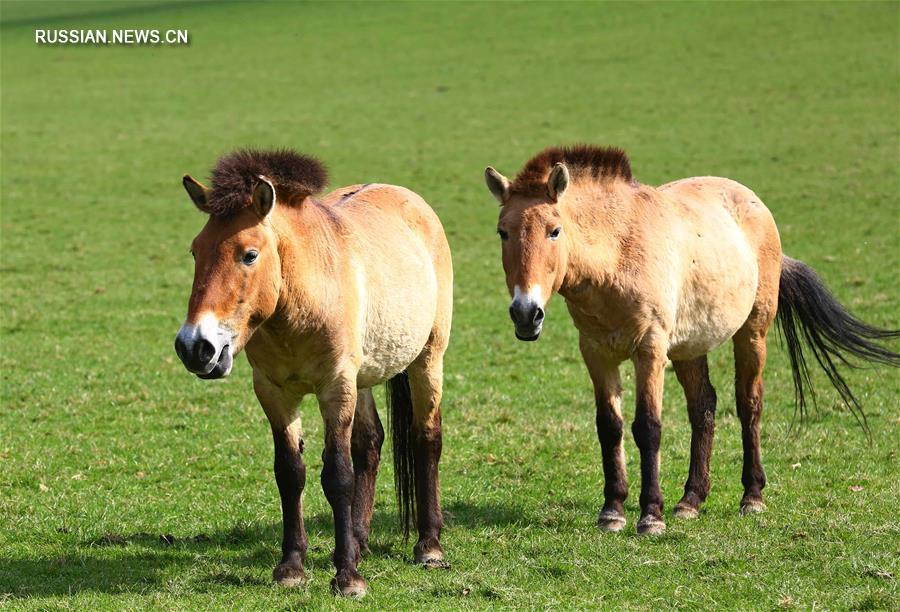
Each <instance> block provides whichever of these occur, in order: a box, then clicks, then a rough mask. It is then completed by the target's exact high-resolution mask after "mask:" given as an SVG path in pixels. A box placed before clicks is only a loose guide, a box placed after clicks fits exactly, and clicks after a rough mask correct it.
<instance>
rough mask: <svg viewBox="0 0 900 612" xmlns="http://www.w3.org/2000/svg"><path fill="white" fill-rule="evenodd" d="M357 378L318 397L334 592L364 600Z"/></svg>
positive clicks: (332, 386) (334, 385)
mask: <svg viewBox="0 0 900 612" xmlns="http://www.w3.org/2000/svg"><path fill="white" fill-rule="evenodd" d="M356 395H357V394H356V377H355V376H353V377H350V376H346V377H343V378H341V379H339V380H337V381H335V382H333V383H332V384H330V385H328V386H326V387H325V388H323V390H322V391H320V392H319V393H318V399H319V411H320V412H321V413H322V419H323V421H324V422H325V449H324V450H323V451H322V489H323V491H324V492H325V498H326V499H327V500H328V503H329V504H330V505H331V512H332V514H333V516H334V555H333V556H332V559H333V561H334V567H335V570H336V574H335V577H334V579H333V580H332V581H331V589H332V591H333V592H334V593H335V594H337V595H343V596H347V597H357V598H358V597H363V596H364V595H365V594H366V588H367V584H366V581H365V579H364V578H363V577H362V576H361V575H360V573H359V572H358V571H357V569H356V566H357V563H359V559H360V553H359V543H358V542H357V540H356V535H355V534H354V532H353V511H352V506H353V492H354V484H355V483H354V481H355V475H354V473H353V464H352V462H351V458H350V457H351V450H350V449H351V436H352V431H353V417H354V413H355V410H356Z"/></svg>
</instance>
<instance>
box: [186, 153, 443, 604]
mask: <svg viewBox="0 0 900 612" xmlns="http://www.w3.org/2000/svg"><path fill="white" fill-rule="evenodd" d="M183 182H184V187H185V189H186V190H187V192H188V194H189V195H190V197H191V200H192V201H193V203H194V205H195V206H196V207H197V208H198V209H200V210H201V211H202V212H204V213H206V214H207V215H208V219H207V222H206V225H205V226H204V227H203V230H202V231H201V232H200V233H199V234H198V235H197V237H196V238H195V239H194V241H193V245H192V247H191V252H192V253H193V255H194V260H195V263H194V285H193V290H192V292H191V297H190V300H189V302H188V313H187V318H186V319H185V322H184V325H182V327H181V329H180V331H179V332H178V336H177V338H176V340H175V350H176V352H177V353H178V356H179V358H180V359H181V361H182V362H183V363H184V365H185V367H186V368H187V369H188V370H189V371H190V372H192V373H193V374H195V375H197V376H198V377H199V378H203V379H212V378H221V377H223V376H227V375H228V374H229V373H230V372H231V368H232V364H233V361H234V358H235V356H236V355H237V354H238V353H239V352H241V351H242V350H243V351H244V352H245V353H246V355H247V359H248V361H249V362H250V365H251V367H252V368H253V388H254V391H255V392H256V397H257V399H258V400H259V403H260V404H261V405H262V408H263V410H264V411H265V413H266V416H267V417H268V419H269V423H270V424H271V428H272V436H273V439H274V445H275V480H276V482H277V484H278V491H279V493H280V495H281V508H282V515H283V519H284V521H283V522H284V537H283V540H282V545H281V550H282V558H281V561H280V563H278V565H277V566H276V567H275V569H274V571H273V577H274V579H275V581H276V582H278V583H280V584H282V585H285V586H294V585H298V584H302V583H303V582H304V581H305V580H306V575H305V572H304V557H305V555H306V549H307V538H306V531H305V529H304V526H303V503H302V493H303V489H304V487H305V484H306V467H305V465H304V463H303V449H304V444H303V434H302V430H301V427H300V414H299V406H300V402H301V400H302V399H303V397H304V396H305V395H310V394H311V395H315V396H316V398H317V399H318V403H319V411H320V412H321V415H322V419H323V420H324V423H325V448H324V451H323V453H322V460H323V466H322V476H321V481H322V488H323V489H324V491H325V497H326V498H327V499H328V502H329V504H330V505H331V509H332V512H333V515H334V524H335V549H334V555H333V561H334V565H335V568H336V575H335V577H334V579H333V580H332V582H331V585H332V588H333V590H334V591H335V592H336V593H337V594H340V595H347V596H351V597H361V596H363V595H364V594H365V592H366V588H367V584H366V581H365V579H364V578H363V577H362V575H361V574H360V573H359V571H358V569H357V565H358V563H359V562H360V559H361V555H362V554H365V553H366V552H368V541H369V525H370V522H371V519H372V507H373V504H374V496H375V477H376V474H377V472H378V465H379V462H380V457H381V445H382V442H383V440H384V429H383V428H382V425H381V421H380V419H379V418H378V412H377V410H376V407H375V400H374V398H373V396H372V391H371V389H372V387H373V386H375V385H378V384H381V383H384V382H387V383H388V386H389V389H390V393H389V394H388V397H389V403H390V413H391V421H392V426H393V430H394V431H393V442H394V458H395V467H396V472H395V474H396V484H397V489H398V496H399V499H400V501H401V516H402V519H403V525H404V530H405V533H408V532H409V523H410V522H411V521H412V520H413V519H414V520H415V525H416V527H417V529H418V535H419V537H418V541H417V542H416V545H415V547H414V549H413V551H414V556H415V561H416V562H417V563H421V564H424V565H427V566H431V567H446V562H445V561H444V553H443V549H442V548H441V544H440V533H441V526H442V523H443V521H442V515H441V506H440V494H439V486H438V461H439V460H440V456H441V397H442V387H443V384H442V382H443V358H444V351H445V350H446V348H447V343H448V341H449V337H450V318H451V311H452V302H453V296H452V294H453V269H452V264H451V260H450V249H449V247H448V245H447V239H446V237H445V235H444V230H443V228H442V226H441V223H440V221H439V220H438V218H437V216H436V215H435V213H434V211H432V210H431V208H429V206H428V205H427V204H426V203H425V201H424V200H423V199H422V198H421V197H419V196H418V195H417V194H415V193H413V192H412V191H410V190H408V189H405V188H403V187H396V186H393V185H381V184H365V185H352V186H349V187H343V188H340V189H337V190H335V191H333V192H331V193H330V194H328V195H326V196H324V197H323V198H321V199H319V198H316V197H315V195H316V194H317V193H318V192H319V191H321V189H322V188H323V187H324V186H325V183H326V172H325V168H324V167H323V166H322V164H321V163H319V162H318V161H317V160H315V159H313V158H312V157H308V156H305V155H299V154H297V153H294V152H292V151H237V152H235V153H232V154H230V155H227V156H225V157H223V158H222V159H221V160H219V162H218V164H217V165H216V167H215V168H214V169H213V171H212V185H211V187H206V186H204V185H202V184H201V183H199V182H198V181H196V180H194V179H193V178H191V177H190V176H185V177H184V179H183ZM413 515H414V516H413Z"/></svg>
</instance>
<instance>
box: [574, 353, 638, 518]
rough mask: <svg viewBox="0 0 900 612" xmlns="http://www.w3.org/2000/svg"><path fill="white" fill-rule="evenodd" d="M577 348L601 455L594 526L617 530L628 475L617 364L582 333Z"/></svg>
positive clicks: (620, 383) (625, 494) (623, 515)
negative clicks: (588, 382) (584, 370)
mask: <svg viewBox="0 0 900 612" xmlns="http://www.w3.org/2000/svg"><path fill="white" fill-rule="evenodd" d="M580 348H581V356H582V357H583V358H584V363H585V365H586V366H587V369H588V373H589V374H590V376H591V382H592V383H593V384H594V402H595V404H596V407H597V440H598V441H599V442H600V453H601V454H602V456H603V481H604V483H603V508H601V509H600V512H599V514H598V515H597V526H598V527H600V529H603V530H605V531H621V530H622V529H623V528H624V527H625V523H626V520H625V506H624V504H625V498H626V497H628V476H627V472H626V469H625V448H624V446H623V445H622V438H623V430H624V427H623V425H624V422H623V420H622V382H621V379H620V377H619V364H618V363H617V362H616V361H615V360H613V359H610V358H608V357H607V356H606V355H604V354H603V353H602V352H600V351H597V350H596V349H595V347H594V345H593V344H592V343H591V342H590V341H589V340H588V339H586V338H584V337H582V338H581V341H580Z"/></svg>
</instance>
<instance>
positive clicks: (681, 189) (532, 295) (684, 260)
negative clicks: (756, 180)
mask: <svg viewBox="0 0 900 612" xmlns="http://www.w3.org/2000/svg"><path fill="white" fill-rule="evenodd" d="M485 180H486V182H487V186H488V188H489V190H490V191H491V193H492V194H493V195H494V197H495V198H496V199H497V200H499V202H500V204H501V208H500V218H499V223H498V226H497V232H498V233H499V235H500V238H501V241H502V257H503V268H504V270H505V272H506V284H507V287H508V289H509V293H510V296H511V297H512V304H511V305H510V308H509V313H510V316H511V317H512V320H513V322H514V324H515V334H516V337H517V338H519V339H520V340H537V339H538V336H539V335H540V333H541V329H542V326H543V324H544V308H545V306H546V304H547V301H548V300H549V298H550V296H551V295H552V294H553V293H559V294H560V295H562V296H563V297H564V298H565V301H566V306H567V307H568V310H569V313H570V315H571V317H572V320H573V322H574V323H575V327H576V328H577V329H578V331H579V334H580V335H579V346H580V349H581V354H582V356H583V358H584V361H585V364H586V365H587V369H588V372H589V374H590V377H591V380H592V382H593V385H594V392H595V400H596V408H597V435H598V438H599V441H600V447H601V450H602V456H603V473H604V479H605V486H604V497H605V501H604V504H603V508H602V509H601V510H600V513H599V517H598V524H599V526H600V527H601V528H602V529H606V530H610V531H619V530H621V529H622V528H623V527H624V526H625V522H626V521H625V515H624V513H623V502H624V501H625V498H626V496H627V494H628V483H627V479H626V475H625V456H624V450H623V446H622V438H623V420H622V411H621V394H622V389H621V383H620V378H619V364H620V363H622V362H623V361H625V360H631V361H632V362H633V363H634V368H635V379H636V387H637V389H636V391H637V392H636V400H637V401H636V407H635V416H634V422H633V424H632V427H631V430H632V433H633V435H634V439H635V442H636V443H637V447H638V449H639V451H640V465H641V495H640V508H641V511H640V519H639V521H638V523H637V532H638V533H639V534H654V533H660V532H662V531H664V530H665V522H664V520H663V496H662V492H661V491H660V486H659V462H660V460H659V448H660V436H661V429H662V423H661V419H660V414H661V408H662V394H663V375H664V371H665V368H666V364H667V363H668V362H669V361H671V362H672V365H673V366H674V369H675V373H676V375H677V378H678V381H679V382H680V383H681V386H682V387H683V389H684V394H685V397H686V399H687V410H688V415H689V417H690V423H691V428H692V436H691V459H690V468H689V473H688V478H687V483H686V484H685V486H684V495H683V497H682V498H681V500H680V501H679V502H678V504H676V506H675V509H674V514H675V516H676V517H680V518H694V517H696V516H698V514H699V511H700V506H701V504H702V503H703V501H704V500H705V499H706V496H707V494H708V492H709V461H710V454H711V451H712V443H713V429H714V426H715V411H716V392H715V389H713V386H712V384H711V383H710V380H709V373H708V370H707V358H706V355H707V354H708V353H709V352H710V351H711V350H713V349H714V348H716V347H717V346H719V345H720V344H722V343H724V342H725V341H726V340H728V339H731V340H732V342H733V344H734V361H735V369H736V372H735V393H736V400H737V413H738V415H739V417H740V421H741V428H742V439H743V449H744V458H743V474H742V478H741V479H742V482H743V485H744V495H743V498H742V499H741V503H740V511H741V514H746V513H750V512H758V511H762V510H764V509H765V505H764V504H763V498H762V491H763V487H764V486H765V484H766V476H765V472H764V471H763V466H762V461H761V457H760V448H759V428H760V420H761V418H762V410H763V368H764V367H765V364H766V335H767V333H768V331H769V328H770V326H771V325H772V322H773V321H774V320H775V319H776V318H777V319H778V320H779V323H780V325H781V327H782V329H783V332H784V337H785V339H786V342H787V347H788V353H789V355H790V359H791V365H792V369H793V376H794V383H795V389H796V392H797V395H798V397H799V398H800V402H801V406H802V405H803V402H804V401H805V400H804V397H805V391H808V390H811V389H810V387H809V380H810V379H809V371H808V363H807V359H806V357H805V355H806V353H805V352H804V343H805V344H806V345H807V347H808V350H811V351H812V354H813V356H814V357H815V359H816V361H817V362H818V363H819V364H820V365H821V366H822V367H823V368H824V370H825V372H826V374H827V375H828V377H829V379H830V381H831V382H832V383H833V385H834V386H835V387H836V388H837V390H838V392H839V393H840V395H841V397H842V398H843V400H844V401H845V402H846V403H847V405H848V406H849V407H850V408H851V409H852V410H853V411H854V412H855V413H857V414H860V415H861V414H862V413H861V410H860V406H859V403H858V402H857V400H856V398H855V397H854V395H853V393H852V392H851V391H850V389H849V387H848V386H847V384H846V382H845V380H844V378H843V377H842V375H841V373H840V372H839V370H838V368H837V365H838V364H846V363H848V362H847V358H848V357H850V356H853V357H858V358H861V359H863V360H866V361H870V362H880V363H885V364H889V365H892V366H898V365H900V355H898V354H896V353H894V352H892V351H891V350H889V349H888V348H886V347H885V346H884V341H885V340H889V339H894V338H897V337H898V336H900V332H898V331H889V330H882V329H878V328H876V327H873V326H871V325H867V324H865V323H863V322H861V321H859V320H857V319H856V318H854V317H853V316H851V315H850V314H849V313H848V312H847V310H846V309H844V307H842V306H841V305H840V304H839V303H838V302H837V300H835V298H834V297H833V296H832V295H831V294H830V293H829V291H828V290H827V289H826V288H825V286H824V284H823V283H822V281H821V280H820V279H819V278H818V277H817V276H816V274H815V272H813V270H812V269H811V268H809V267H808V266H806V265H805V264H803V263H801V262H799V261H796V260H794V259H791V258H789V257H786V256H785V255H783V254H782V251H781V242H780V239H779V235H778V230H777V228H776V226H775V221H774V220H773V218H772V215H771V213H770V212H769V210H768V209H767V208H766V207H765V205H764V204H763V202H762V200H760V198H759V197H758V196H757V195H756V194H755V193H753V192H752V191H751V190H750V189H748V188H747V187H745V186H743V185H741V184H739V183H736V182H735V181H732V180H729V179H725V178H715V177H697V178H688V179H683V180H679V181H675V182H672V183H668V184H666V185H663V186H662V187H658V188H654V187H650V186H647V185H642V184H640V183H638V182H637V181H636V180H635V179H634V178H633V177H632V174H631V165H630V163H629V160H628V157H627V156H626V155H625V153H624V152H623V151H622V150H620V149H615V148H601V147H594V146H586V145H585V146H575V147H570V148H550V149H546V150H545V151H543V152H541V153H539V154H538V155H536V156H535V157H533V158H532V159H531V160H530V161H528V162H527V163H526V164H525V166H524V168H523V169H522V171H521V172H520V173H519V174H518V175H517V176H516V178H515V179H514V180H513V181H509V180H508V179H507V178H506V177H504V176H503V175H502V174H500V173H499V172H497V171H496V170H495V169H494V168H491V167H488V168H487V169H486V171H485Z"/></svg>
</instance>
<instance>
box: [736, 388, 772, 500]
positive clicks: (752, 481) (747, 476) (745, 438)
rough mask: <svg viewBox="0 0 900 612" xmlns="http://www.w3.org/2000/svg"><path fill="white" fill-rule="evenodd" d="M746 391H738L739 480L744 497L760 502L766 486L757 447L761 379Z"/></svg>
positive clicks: (760, 406) (760, 408) (760, 413)
mask: <svg viewBox="0 0 900 612" xmlns="http://www.w3.org/2000/svg"><path fill="white" fill-rule="evenodd" d="M750 387H751V388H750V389H749V390H748V391H745V392H743V393H741V392H739V397H738V400H737V403H738V414H739V415H740V418H741V429H742V432H741V433H742V435H741V439H742V442H743V445H744V469H743V471H742V473H741V482H742V483H743V485H744V499H743V500H742V501H741V506H745V505H746V504H747V503H748V502H762V490H763V488H764V487H765V486H766V473H765V471H764V470H763V466H762V456H761V453H760V448H759V425H760V417H761V416H762V381H761V380H760V381H759V383H758V384H752V385H751V386H750Z"/></svg>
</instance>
